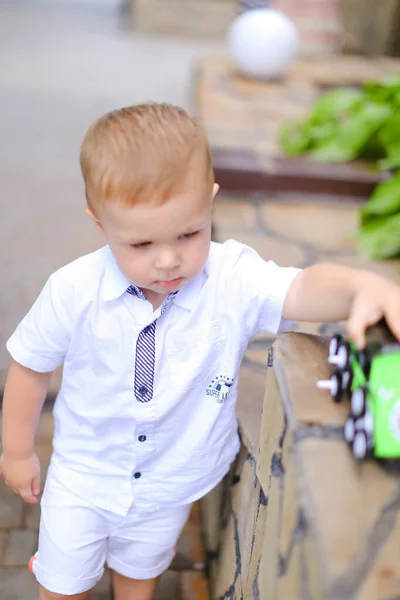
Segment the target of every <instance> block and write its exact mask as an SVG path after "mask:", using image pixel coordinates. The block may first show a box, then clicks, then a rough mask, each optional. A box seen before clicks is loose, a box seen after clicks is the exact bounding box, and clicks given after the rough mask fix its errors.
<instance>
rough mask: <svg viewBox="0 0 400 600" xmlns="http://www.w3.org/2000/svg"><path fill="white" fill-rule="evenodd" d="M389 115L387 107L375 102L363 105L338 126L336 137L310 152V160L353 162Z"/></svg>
mask: <svg viewBox="0 0 400 600" xmlns="http://www.w3.org/2000/svg"><path fill="white" fill-rule="evenodd" d="M390 115H391V111H390V108H389V107H387V106H383V105H380V104H376V103H375V102H369V103H367V104H365V105H364V106H362V107H361V108H360V109H359V110H358V111H357V112H356V113H354V114H353V115H352V117H351V119H348V120H347V121H343V122H342V123H340V124H338V128H337V132H336V135H335V136H333V137H332V138H331V139H329V140H327V141H325V142H323V143H321V144H319V145H318V147H317V148H316V149H315V150H314V151H313V152H312V154H311V156H312V158H313V159H314V160H317V161H321V162H349V161H351V160H354V159H355V158H357V157H358V156H359V155H360V154H361V153H362V149H363V147H364V146H365V145H366V144H367V143H368V142H369V140H370V139H371V138H372V137H373V135H375V133H376V131H377V130H378V129H379V127H381V126H382V124H383V123H384V122H385V121H386V120H387V119H388V117H389V116H390Z"/></svg>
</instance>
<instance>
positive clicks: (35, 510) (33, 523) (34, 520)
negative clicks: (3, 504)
mask: <svg viewBox="0 0 400 600" xmlns="http://www.w3.org/2000/svg"><path fill="white" fill-rule="evenodd" d="M39 523H40V504H39V503H37V504H26V505H25V510H24V527H26V528H27V529H36V530H38V529H39Z"/></svg>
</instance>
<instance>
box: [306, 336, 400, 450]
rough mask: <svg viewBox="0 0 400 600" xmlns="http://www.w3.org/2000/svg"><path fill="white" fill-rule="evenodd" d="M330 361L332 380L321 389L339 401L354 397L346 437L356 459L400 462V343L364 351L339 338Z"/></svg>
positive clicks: (321, 383)
mask: <svg viewBox="0 0 400 600" xmlns="http://www.w3.org/2000/svg"><path fill="white" fill-rule="evenodd" d="M328 360H329V363H330V364H331V365H333V367H334V371H333V373H332V376H331V378H330V379H328V380H327V381H318V383H317V386H318V387H319V388H320V389H327V390H329V392H330V394H331V396H332V398H333V400H334V401H335V402H341V400H342V399H343V397H345V396H348V397H349V398H350V414H349V416H348V418H347V420H346V423H345V426H344V437H345V440H346V441H347V442H348V443H349V445H350V446H351V448H352V451H353V454H354V456H355V457H356V458H357V459H359V460H362V459H363V458H365V457H366V456H367V455H368V454H370V455H374V456H376V457H377V458H384V459H388V458H400V344H397V343H393V344H383V343H379V342H372V343H368V344H367V346H366V348H365V349H364V350H361V351H360V350H357V349H356V347H355V346H354V344H353V343H352V342H351V341H350V340H346V339H345V338H344V337H343V336H341V335H335V336H334V337H333V338H332V339H331V340H330V343H329V359H328Z"/></svg>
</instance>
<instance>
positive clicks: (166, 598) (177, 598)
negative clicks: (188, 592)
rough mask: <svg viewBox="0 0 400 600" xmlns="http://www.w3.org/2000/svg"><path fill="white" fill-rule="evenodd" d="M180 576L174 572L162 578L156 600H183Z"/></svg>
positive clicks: (169, 572)
mask: <svg viewBox="0 0 400 600" xmlns="http://www.w3.org/2000/svg"><path fill="white" fill-rule="evenodd" d="M181 598H182V596H181V585H180V576H179V574H178V573H176V572H174V571H167V572H166V573H164V574H163V575H162V576H161V579H160V583H159V585H158V588H157V591H156V594H155V596H154V600H181Z"/></svg>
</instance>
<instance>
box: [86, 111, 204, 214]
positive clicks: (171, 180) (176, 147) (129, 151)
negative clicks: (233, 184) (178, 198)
mask: <svg viewBox="0 0 400 600" xmlns="http://www.w3.org/2000/svg"><path fill="white" fill-rule="evenodd" d="M80 162H81V169H82V174H83V178H84V181H85V191H86V199H87V203H88V206H89V208H90V209H91V210H92V211H93V212H94V213H96V210H97V209H98V208H99V206H100V205H101V204H102V203H104V202H107V201H109V200H113V201H116V202H118V203H120V204H121V205H125V206H134V205H135V204H139V203H143V202H151V203H152V204H154V205H159V204H162V203H163V202H165V201H166V200H167V199H168V197H170V195H171V194H172V193H177V192H178V191H180V190H181V189H183V188H184V184H185V182H186V179H187V175H188V172H189V170H191V169H193V168H194V167H196V169H197V170H198V181H199V185H201V184H202V183H203V182H205V184H206V185H207V187H209V189H210V193H212V186H213V184H214V172H213V168H212V164H211V157H210V150H209V146H208V143H207V139H206V135H205V132H204V130H203V129H202V127H201V126H200V125H199V124H198V122H197V121H196V120H195V119H194V118H192V117H191V116H190V115H188V113H187V112H186V111H184V110H183V109H182V108H178V107H175V106H171V105H169V104H140V105H137V106H130V107H127V108H121V109H119V110H114V111H113V112H110V113H108V114H106V115H104V116H103V117H101V118H100V119H98V120H97V121H95V122H94V123H93V124H92V126H91V127H90V128H89V130H88V132H87V133H86V135H85V137H84V140H83V142H82V147H81V155H80Z"/></svg>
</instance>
